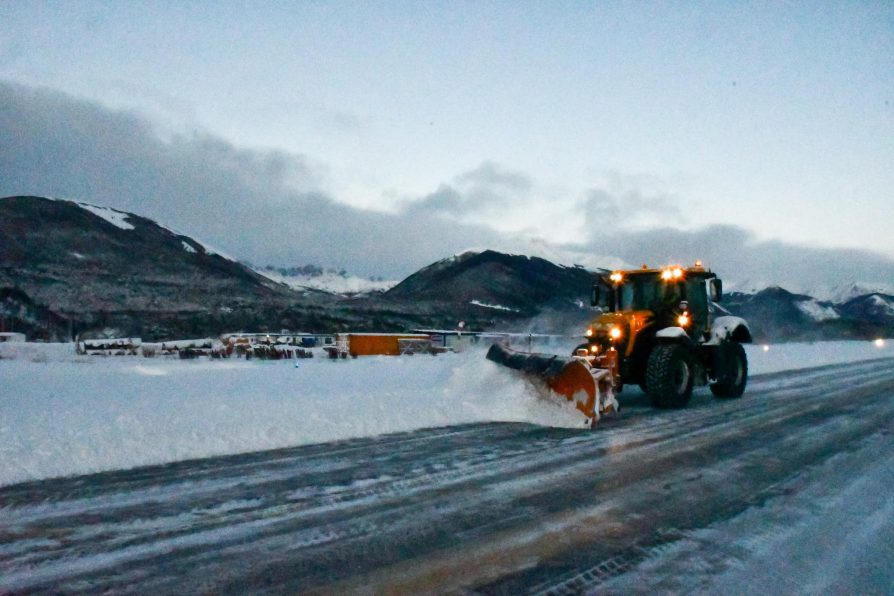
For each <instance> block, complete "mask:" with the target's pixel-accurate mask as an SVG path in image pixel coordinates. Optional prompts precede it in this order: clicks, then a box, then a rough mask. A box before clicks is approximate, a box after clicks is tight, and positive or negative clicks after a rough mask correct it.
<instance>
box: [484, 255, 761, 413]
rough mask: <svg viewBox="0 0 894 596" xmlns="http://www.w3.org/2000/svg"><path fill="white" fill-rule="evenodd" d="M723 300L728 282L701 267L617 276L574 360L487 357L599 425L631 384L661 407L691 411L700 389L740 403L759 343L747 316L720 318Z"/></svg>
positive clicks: (505, 351) (596, 290)
mask: <svg viewBox="0 0 894 596" xmlns="http://www.w3.org/2000/svg"><path fill="white" fill-rule="evenodd" d="M721 296H722V283H721V281H720V279H718V278H717V276H716V275H715V274H714V273H712V272H711V271H709V270H706V269H705V268H704V267H703V266H702V264H701V263H700V262H696V264H695V265H694V266H692V267H688V268H683V267H678V266H673V267H665V268H662V269H650V268H648V267H645V266H644V267H643V268H642V269H633V270H628V271H615V272H612V273H611V274H610V275H606V276H603V277H602V278H601V279H600V282H599V283H597V284H596V285H594V286H593V296H592V305H593V306H596V307H601V309H602V313H601V314H600V315H599V316H598V317H597V318H596V319H595V320H594V321H593V322H592V323H591V324H590V325H589V326H588V327H587V330H586V333H585V337H586V339H587V342H586V343H584V344H581V345H580V346H578V347H577V348H576V349H575V350H574V353H573V354H572V357H571V358H562V357H559V356H552V357H551V356H546V355H543V354H525V353H521V352H515V351H513V350H510V349H509V348H506V347H504V346H494V347H493V348H492V349H491V351H490V352H488V355H487V357H488V358H489V359H491V360H494V361H496V362H498V363H500V364H504V365H506V366H509V367H510V368H514V369H517V370H520V371H522V372H524V373H527V374H528V375H530V376H534V377H537V378H539V379H540V381H541V382H544V383H545V384H546V385H547V386H548V387H549V388H550V389H551V390H552V391H553V392H555V393H558V394H560V395H564V396H565V397H566V398H567V399H568V400H569V401H573V402H575V404H576V405H577V408H578V409H579V410H580V411H581V412H583V413H584V415H585V416H588V417H589V418H590V419H591V420H592V421H593V422H595V421H596V420H598V419H599V415H600V413H602V412H604V411H610V409H617V402H616V401H615V399H614V394H615V393H619V392H621V390H622V389H623V387H624V385H631V384H635V385H639V386H640V387H641V388H642V389H643V391H645V393H646V394H648V396H649V397H650V399H651V401H652V405H654V406H656V407H659V408H681V407H683V406H685V405H686V404H687V403H688V402H689V399H690V397H691V396H692V389H693V386H695V385H708V386H709V387H710V389H711V392H712V393H713V394H714V395H715V396H717V397H723V398H735V397H740V396H741V395H742V393H743V392H744V391H745V385H746V383H747V380H748V361H747V359H746V356H745V350H744V349H743V348H742V344H743V343H750V342H751V331H750V330H749V328H748V324H747V323H746V322H745V321H744V320H743V319H741V318H739V317H734V316H729V315H725V314H724V315H722V316H717V314H718V311H719V310H722V309H720V308H719V307H718V306H717V305H716V303H717V302H719V301H720V299H721ZM581 369H584V370H586V371H587V372H588V373H589V374H588V375H584V374H581ZM591 396H592V397H591ZM591 406H592V409H591Z"/></svg>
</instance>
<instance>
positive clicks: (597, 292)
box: [590, 284, 602, 306]
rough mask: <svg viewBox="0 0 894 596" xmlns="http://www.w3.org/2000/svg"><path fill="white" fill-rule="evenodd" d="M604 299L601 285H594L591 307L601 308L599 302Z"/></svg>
mask: <svg viewBox="0 0 894 596" xmlns="http://www.w3.org/2000/svg"><path fill="white" fill-rule="evenodd" d="M601 298H602V288H601V287H600V286H599V284H593V294H592V295H591V296H590V306H599V300H600V299H601Z"/></svg>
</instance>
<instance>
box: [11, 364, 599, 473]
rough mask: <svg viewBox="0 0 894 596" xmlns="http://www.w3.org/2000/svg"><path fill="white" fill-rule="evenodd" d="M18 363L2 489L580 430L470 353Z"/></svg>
mask: <svg viewBox="0 0 894 596" xmlns="http://www.w3.org/2000/svg"><path fill="white" fill-rule="evenodd" d="M71 351H72V352H73V348H72V349H71ZM20 356H25V357H24V358H23V357H20V358H18V359H16V360H11V361H9V360H3V361H0V376H2V379H3V391H2V395H0V461H2V462H3V465H2V466H0V485H3V484H11V483H15V482H19V481H23V480H29V479H37V478H47V477H53V476H63V475H71V474H82V473H87V472H95V471H101V470H112V469H119V468H129V467H134V466H139V465H143V464H152V463H163V462H171V461H178V460H183V459H190V458H197V457H206V456H211V455H222V454H231V453H244V452H248V451H257V450H263V449H273V448H277V447H286V446H293V445H300V444H306V443H320V442H325V441H333V440H338V439H346V438H352V437H364V436H370V435H377V434H383V433H389V432H399V431H407V430H413V429H418V428H424V427H433V426H446V425H451V424H462V423H468V422H482V421H524V422H532V423H535V424H544V425H552V426H568V427H571V426H574V427H576V426H582V425H583V418H582V417H580V416H579V415H578V414H576V413H575V412H574V411H573V410H571V409H570V408H567V407H565V406H564V405H560V404H554V403H552V402H549V401H546V400H543V399H541V398H539V397H538V393H537V392H536V391H535V390H533V388H532V387H530V386H529V385H528V384H527V383H525V382H524V381H523V380H521V379H520V378H519V377H517V376H515V375H511V374H506V372H505V371H503V370H500V369H499V368H498V367H497V366H496V365H495V364H493V363H492V362H489V361H487V360H485V359H484V357H483V354H481V353H478V352H477V351H476V352H471V353H464V354H444V355H440V356H437V357H429V356H414V357H403V358H395V357H391V358H389V357H385V356H382V357H370V358H361V359H357V360H349V361H345V360H342V361H330V360H326V359H313V360H302V361H301V362H300V364H299V365H298V367H297V368H296V367H295V366H294V365H293V363H292V362H289V361H285V362H283V361H279V362H269V361H268V362H258V361H250V362H246V361H241V360H225V361H210V360H204V361H180V360H164V359H143V358H135V357H119V358H101V357H93V358H92V359H91V358H90V357H83V358H80V359H77V360H76V361H75V359H74V358H68V359H66V360H64V361H54V360H55V357H54V356H55V355H54V354H49V355H47V354H46V353H44V352H40V351H35V352H33V353H32V354H31V356H30V357H29V356H28V352H27V351H26V352H25V353H23V354H20ZM33 360H37V362H34V361H33ZM46 360H49V361H46Z"/></svg>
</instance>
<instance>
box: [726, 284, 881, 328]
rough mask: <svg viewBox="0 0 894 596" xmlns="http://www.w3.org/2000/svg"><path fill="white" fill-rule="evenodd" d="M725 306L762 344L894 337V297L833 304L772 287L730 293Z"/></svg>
mask: <svg viewBox="0 0 894 596" xmlns="http://www.w3.org/2000/svg"><path fill="white" fill-rule="evenodd" d="M722 305H723V307H724V308H726V309H728V310H730V311H731V312H732V313H733V314H736V315H739V316H741V317H743V318H745V319H746V320H747V321H748V322H749V324H750V326H751V329H752V332H753V333H754V336H755V338H756V339H758V340H760V341H765V340H770V341H794V340H807V341H813V340H820V339H830V338H841V339H871V338H874V337H882V336H891V335H894V298H892V297H890V296H887V297H886V296H883V295H879V294H873V295H870V296H861V297H858V298H854V299H852V300H849V301H848V302H846V303H845V304H833V303H831V302H824V301H819V300H816V299H814V298H812V297H811V296H807V295H804V294H794V293H792V292H789V291H787V290H785V289H783V288H780V287H771V288H767V289H765V290H761V291H760V292H757V293H756V294H742V293H736V292H734V293H731V294H729V295H727V296H725V297H724V299H723V303H722Z"/></svg>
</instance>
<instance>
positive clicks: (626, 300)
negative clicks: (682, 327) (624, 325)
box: [618, 275, 685, 312]
mask: <svg viewBox="0 0 894 596" xmlns="http://www.w3.org/2000/svg"><path fill="white" fill-rule="evenodd" d="M684 295H685V293H684V290H683V287H682V284H681V283H679V282H667V281H662V280H660V279H658V278H657V277H651V276H645V275H642V276H635V277H631V278H630V279H628V280H627V281H626V282H625V283H624V284H622V285H621V286H620V288H619V292H618V309H619V310H651V311H654V312H658V311H664V310H667V309H669V308H676V307H677V305H679V304H680V301H681V300H685V298H684Z"/></svg>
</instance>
